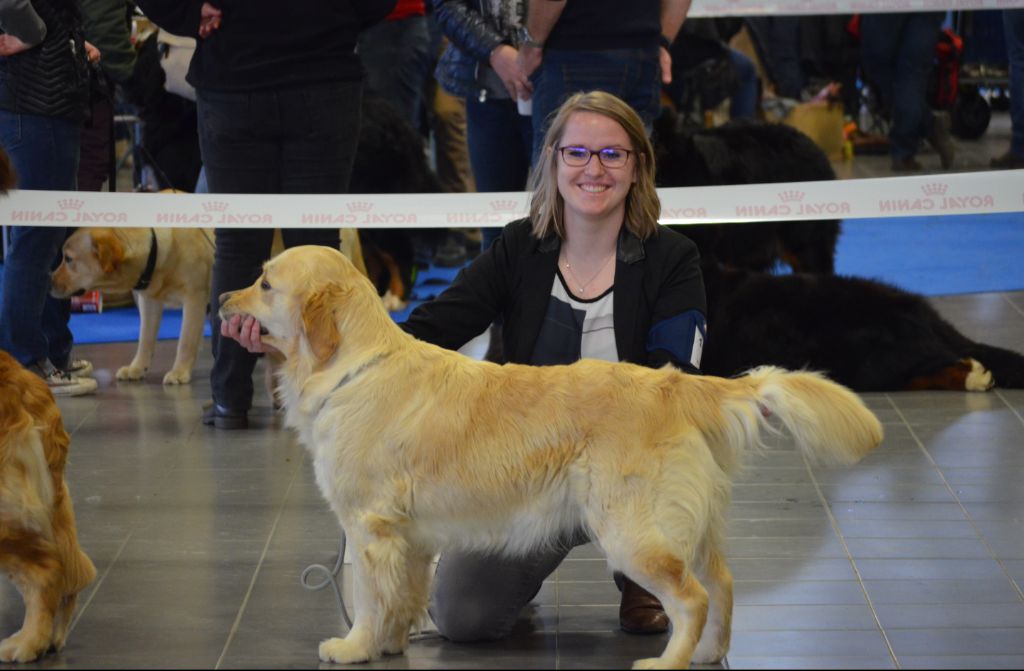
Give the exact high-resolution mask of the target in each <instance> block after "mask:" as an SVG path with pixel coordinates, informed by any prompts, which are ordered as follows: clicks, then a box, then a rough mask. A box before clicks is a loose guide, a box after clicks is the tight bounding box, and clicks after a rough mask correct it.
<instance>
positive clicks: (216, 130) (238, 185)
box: [196, 82, 362, 411]
mask: <svg viewBox="0 0 1024 671" xmlns="http://www.w3.org/2000/svg"><path fill="white" fill-rule="evenodd" d="M196 95H197V112H198V115H199V145H200V148H201V149H202V152H203V165H204V168H205V171H206V178H207V183H208V184H209V189H210V193H345V192H346V191H347V190H348V182H349V177H350V176H351V174H352V164H353V161H354V160H355V152H356V143H357V142H358V138H359V125H360V105H361V99H362V84H361V83H358V82H345V83H336V84H326V85H322V86H308V87H301V88H296V89H285V90H267V91H257V92H250V93H224V92H210V91H202V90H200V91H197V92H196ZM215 234H216V244H215V253H214V262H213V287H212V291H211V297H210V325H211V327H212V330H213V339H212V345H213V357H214V362H213V368H212V370H211V372H210V382H211V386H212V390H213V398H214V400H215V401H216V402H217V403H218V404H219V405H221V406H224V407H226V408H228V409H229V410H232V411H245V410H248V409H249V408H250V407H251V406H252V395H253V383H252V371H253V368H254V367H255V366H256V359H257V356H256V355H255V354H251V353H250V352H248V351H246V350H245V349H244V348H243V347H242V346H241V345H239V344H238V343H237V342H235V341H234V340H231V339H223V338H221V337H220V320H219V319H218V318H217V310H218V307H219V296H220V294H222V293H223V292H225V291H234V290H236V289H242V288H244V287H247V286H249V285H250V284H252V283H253V282H255V281H256V278H257V277H259V275H260V272H261V267H262V264H263V262H264V261H266V260H267V258H269V256H270V247H271V244H272V242H273V234H274V231H273V229H269V228H268V229H233V228H232V229H227V228H225V229H216V230H215ZM281 235H282V238H283V239H284V244H285V247H294V246H296V245H325V246H328V247H334V248H335V249H337V248H338V246H339V245H340V239H339V233H338V229H337V228H324V229H294V228H293V229H283V230H282V231H281Z"/></svg>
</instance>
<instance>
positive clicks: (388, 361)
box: [220, 247, 882, 668]
mask: <svg viewBox="0 0 1024 671" xmlns="http://www.w3.org/2000/svg"><path fill="white" fill-rule="evenodd" d="M220 312H221V316H222V318H227V317H229V316H230V315H234V314H241V315H252V316H254V317H256V318H257V319H258V320H259V321H260V322H261V324H262V327H263V328H264V329H265V330H266V335H265V336H264V340H265V342H267V343H268V344H270V345H272V346H274V347H276V348H277V349H278V350H280V351H281V352H282V353H283V356H284V361H283V362H281V363H280V365H279V367H278V369H277V380H278V391H279V394H280V397H281V398H282V399H283V400H284V407H285V421H286V422H287V423H288V424H289V425H290V426H291V427H293V428H295V429H297V430H298V432H299V437H300V439H301V440H302V442H303V443H304V444H305V445H306V447H307V448H308V449H309V450H310V452H311V453H312V456H313V463H314V470H315V473H316V479H317V484H318V485H319V487H320V490H321V492H322V493H323V495H324V497H325V498H326V499H327V501H328V502H329V503H330V505H331V508H332V509H333V510H334V512H335V514H336V515H337V516H338V519H339V521H340V523H341V526H342V527H343V528H344V530H345V532H346V534H347V536H348V538H349V541H350V544H351V547H352V549H353V552H352V558H353V562H352V566H353V569H354V574H353V583H354V585H355V590H354V591H355V602H354V606H355V622H354V623H353V627H352V630H351V631H350V632H349V633H348V635H347V636H346V637H345V638H343V639H342V638H332V639H329V640H326V641H323V642H322V643H321V644H320V659H321V660H323V661H325V662H336V663H342V664H345V663H353V662H364V661H370V660H374V659H377V658H379V657H380V656H381V655H383V654H389V653H400V652H402V651H404V650H405V648H406V647H407V645H408V643H409V632H410V627H412V626H414V625H416V624H418V623H419V621H420V619H421V618H422V617H423V616H424V615H425V611H426V602H427V595H428V588H429V575H430V573H429V571H430V566H431V559H432V558H433V556H434V554H435V553H436V552H439V551H442V550H447V549H450V548H461V549H470V550H478V551H485V552H500V553H505V554H508V555H523V554H525V553H528V552H530V551H531V550H534V549H536V548H538V547H540V546H543V545H544V544H547V543H552V542H555V541H557V539H559V538H560V537H563V536H564V535H565V534H567V533H570V532H572V531H573V530H575V529H577V528H582V529H583V530H585V531H586V532H587V533H588V534H589V536H590V538H591V539H592V540H593V541H594V542H595V543H596V544H597V545H598V546H599V547H600V549H601V550H602V551H603V552H604V554H605V555H606V557H607V559H608V563H609V564H610V565H611V567H612V568H616V569H619V570H621V571H623V572H624V573H625V574H627V575H629V576H630V577H631V578H632V579H633V580H635V581H636V582H637V583H639V584H640V585H642V586H643V587H645V588H646V589H647V590H649V591H651V592H653V593H654V594H655V595H656V596H657V597H658V598H659V599H660V600H661V602H662V604H664V606H665V611H666V613H667V614H668V616H669V618H670V619H671V621H672V634H671V637H670V638H669V640H668V645H667V647H666V648H665V650H664V652H663V654H662V655H661V657H655V658H650V659H643V660H640V661H638V662H637V663H636V664H635V665H634V668H686V667H687V666H688V665H689V664H690V662H691V661H694V662H698V663H714V662H717V661H720V660H721V659H722V658H723V657H724V656H725V653H726V651H727V650H728V647H729V641H730V622H731V613H732V577H731V574H730V573H729V569H728V567H727V565H726V562H725V557H724V554H723V551H722V539H723V536H724V534H725V521H726V513H727V509H728V505H729V499H730V489H731V482H730V473H731V472H732V471H733V469H734V468H735V467H736V466H737V464H738V462H739V461H740V459H741V458H742V456H743V454H744V453H745V452H747V451H750V450H751V449H754V448H756V447H757V446H759V445H760V444H761V442H760V437H759V436H760V433H761V431H762V430H765V429H768V430H770V429H771V425H770V424H769V423H768V420H767V419H766V416H768V415H774V416H776V417H777V418H778V419H779V420H780V421H781V423H782V425H784V426H785V428H786V429H787V430H788V431H789V432H790V433H792V434H793V436H794V437H795V439H796V443H797V445H798V446H799V448H800V449H801V451H802V452H803V453H804V454H807V455H808V456H810V457H813V458H815V459H817V460H823V461H827V462H833V463H839V464H849V463H853V462H855V461H857V460H858V459H859V458H860V457H862V456H863V455H865V454H867V453H868V452H869V451H871V450H872V449H873V448H874V447H876V446H877V445H878V444H879V442H880V441H881V440H882V426H881V424H880V423H879V421H878V419H877V418H876V417H875V416H874V414H872V413H871V411H870V410H868V409H867V408H866V407H865V406H864V404H863V402H862V401H861V400H860V398H858V397H857V396H856V395H855V394H853V393H852V392H850V391H849V390H848V389H846V388H845V387H842V386H840V385H838V384H835V383H834V382H830V381H829V380H827V379H825V378H824V377H823V376H821V375H818V374H815V373H808V372H789V371H784V370H781V369H778V368H761V369H757V370H754V371H751V372H750V373H749V374H747V375H745V376H743V377H739V378H735V379H725V378H716V377H711V376H698V375H686V374H684V373H682V372H680V371H678V370H675V369H673V368H672V367H671V366H666V367H664V368H661V369H658V370H654V369H650V368H645V367H642V366H636V365H632V364H628V363H609V362H606V361H597V360H586V359H585V360H582V361H579V362H577V363H574V364H571V365H568V366H523V365H513V364H509V365H505V366H499V365H496V364H493V363H489V362H486V361H476V360H474V359H471V358H469V357H466V356H464V355H462V354H459V353H458V352H453V351H449V350H445V349H442V348H440V347H436V346H434V345H431V344H428V343H425V342H422V341H418V340H416V339H415V338H413V337H412V336H411V335H408V334H406V333H404V332H403V331H402V330H401V329H400V328H399V327H398V326H397V325H396V324H395V323H394V322H393V321H392V319H391V317H390V316H389V315H388V313H387V312H386V311H385V309H384V307H383V306H382V304H381V301H380V299H379V298H378V297H377V293H376V292H375V291H374V289H373V287H372V286H371V284H370V282H369V281H368V280H367V279H366V278H365V277H363V276H361V275H360V274H359V273H358V272H357V271H356V270H355V268H354V267H353V266H352V264H351V263H349V262H348V261H347V260H346V259H345V258H344V257H343V256H342V254H341V253H340V252H337V251H333V250H330V249H328V248H326V247H294V248H292V249H290V250H288V251H285V252H284V253H282V254H281V255H280V256H277V257H275V258H273V259H271V260H270V261H268V262H267V263H266V264H265V265H264V270H263V274H262V275H261V276H260V277H259V278H258V279H257V280H256V283H255V284H253V285H252V286H251V287H249V288H247V289H243V290H241V291H236V292H232V293H228V294H224V295H223V296H221V309H220Z"/></svg>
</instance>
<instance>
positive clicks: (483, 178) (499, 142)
mask: <svg viewBox="0 0 1024 671" xmlns="http://www.w3.org/2000/svg"><path fill="white" fill-rule="evenodd" d="M466 135H467V138H468V141H467V144H468V145H469V162H470V165H471V166H472V168H473V179H474V180H476V190H477V191H478V192H481V193H483V192H490V191H525V190H526V186H527V184H526V180H527V178H528V176H529V173H530V157H531V152H532V151H533V121H532V120H531V118H530V117H526V116H523V115H522V114H520V113H519V111H518V110H517V108H516V103H515V101H514V100H512V99H511V98H509V99H501V98H496V99H488V100H486V101H484V102H480V101H479V100H478V99H477V98H475V97H473V96H470V97H469V98H466ZM481 234H482V236H483V241H482V245H481V246H482V248H483V249H487V247H488V246H490V244H491V242H493V241H494V240H495V239H496V238H497V237H498V236H499V235H500V234H501V228H499V227H497V226H485V227H483V228H482V229H481Z"/></svg>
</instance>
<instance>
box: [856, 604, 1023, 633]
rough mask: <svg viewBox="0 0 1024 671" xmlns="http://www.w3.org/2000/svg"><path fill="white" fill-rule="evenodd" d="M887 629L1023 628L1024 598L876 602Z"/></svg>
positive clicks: (876, 607)
mask: <svg viewBox="0 0 1024 671" xmlns="http://www.w3.org/2000/svg"><path fill="white" fill-rule="evenodd" d="M875 610H876V612H877V613H878V620H879V621H880V622H881V623H882V626H883V627H885V628H886V629H944V628H952V627H956V628H979V627H980V628H988V627H993V628H1007V627H1011V628H1021V627H1024V601H1018V602H1017V603H983V604H979V603H943V604H928V605H918V606H914V605H908V604H876V606H875Z"/></svg>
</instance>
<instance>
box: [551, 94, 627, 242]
mask: <svg viewBox="0 0 1024 671" xmlns="http://www.w3.org/2000/svg"><path fill="white" fill-rule="evenodd" d="M562 147H580V148H583V149H587V150H589V151H594V152H597V151H600V150H602V149H607V148H614V149H622V150H626V151H628V152H629V155H628V157H627V159H626V163H625V165H623V166H622V167H619V168H608V167H606V166H605V165H604V164H602V163H601V160H600V158H599V157H598V156H596V155H593V156H591V157H590V160H589V162H588V163H587V164H586V165H585V166H581V167H573V166H569V165H566V164H565V160H564V158H563V157H562V156H558V157H557V158H556V161H557V162H558V191H559V193H561V195H562V198H563V200H564V201H565V216H566V219H567V220H568V219H571V218H583V219H592V220H593V219H605V218H610V217H617V219H618V222H620V223H621V221H622V220H623V218H624V217H625V211H626V196H627V195H628V194H629V189H630V187H631V186H632V184H633V182H634V181H636V154H635V153H634V152H633V145H632V143H631V142H630V141H629V135H627V134H626V131H625V129H623V128H622V126H620V125H619V123H618V122H617V121H615V120H614V119H611V118H609V117H606V116H604V115H602V114H596V113H594V112H576V113H574V114H573V115H572V116H570V117H569V120H568V122H567V123H566V125H565V132H564V133H562V138H561V141H560V142H559V145H558V147H557V148H555V151H560V149H561V148H562Z"/></svg>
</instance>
